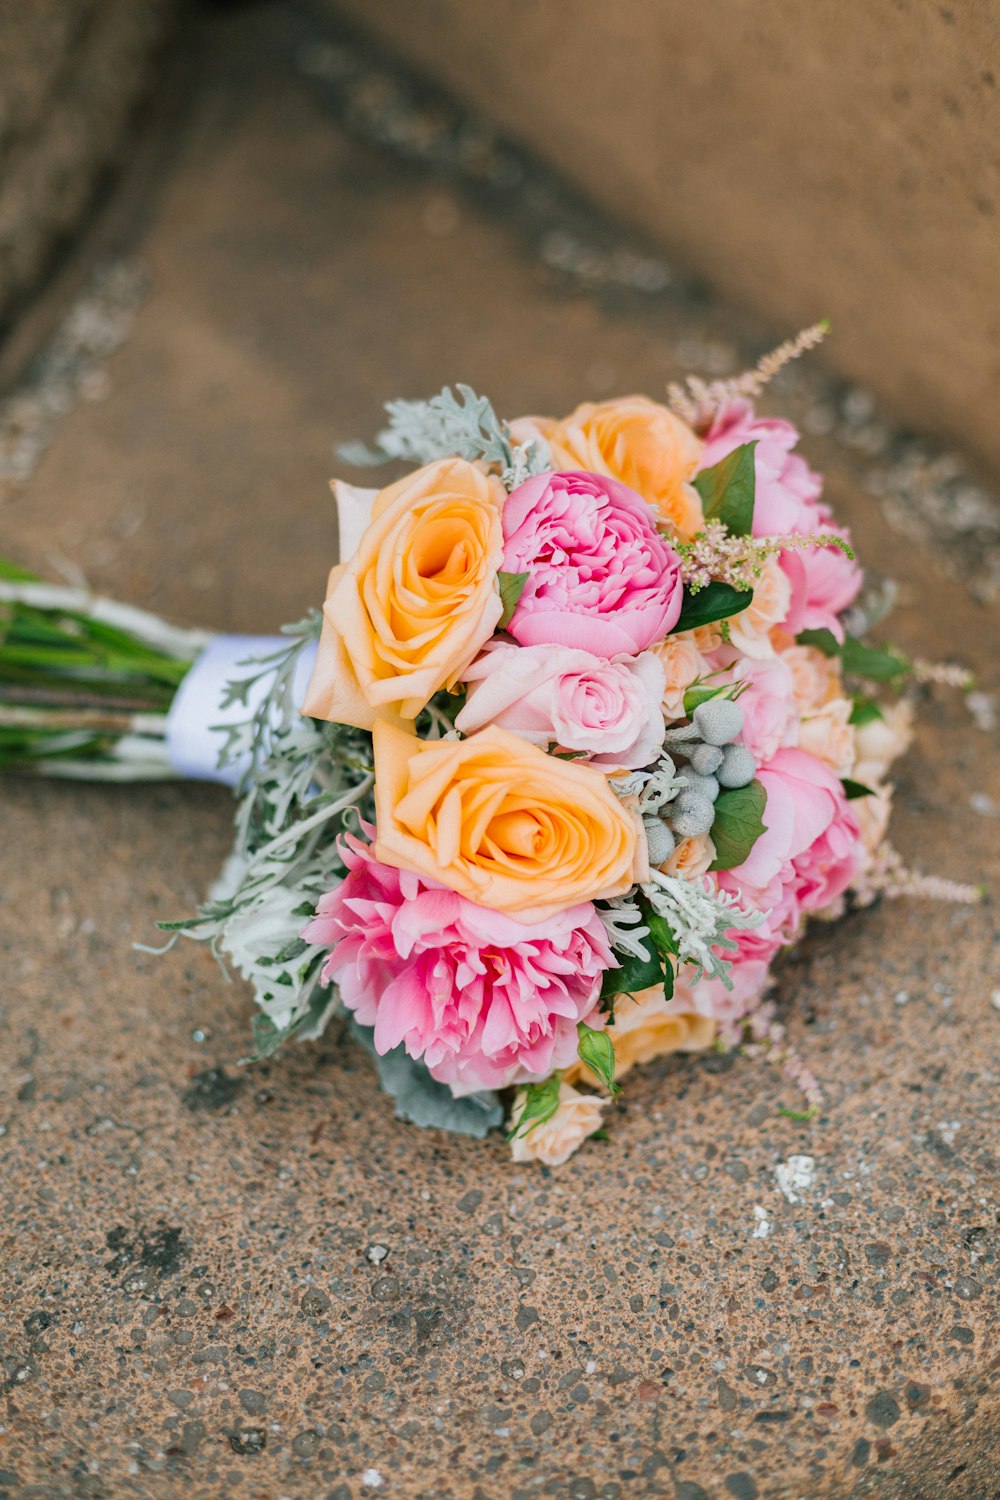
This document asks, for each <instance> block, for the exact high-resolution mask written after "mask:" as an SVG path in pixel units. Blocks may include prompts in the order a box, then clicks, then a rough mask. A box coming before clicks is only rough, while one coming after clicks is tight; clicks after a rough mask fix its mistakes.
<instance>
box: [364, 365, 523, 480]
mask: <svg viewBox="0 0 1000 1500" xmlns="http://www.w3.org/2000/svg"><path fill="white" fill-rule="evenodd" d="M455 391H456V392H457V393H458V394H457V395H456V394H454V393H453V392H452V389H451V387H450V386H447V385H446V386H445V387H444V389H443V390H442V391H441V393H440V395H438V396H432V397H431V398H430V400H429V401H387V402H386V404H385V409H386V412H387V413H388V417H389V423H388V426H387V427H385V428H383V430H382V431H381V432H380V433H379V434H378V436H377V437H376V439H375V446H374V447H373V448H368V447H366V446H365V445H364V443H347V444H345V445H344V446H343V447H342V448H340V449H338V453H339V456H340V457H341V458H342V459H344V461H345V462H346V463H349V464H356V465H358V466H359V467H367V466H369V465H374V464H382V463H387V462H388V461H389V460H390V459H394V458H402V459H406V460H408V461H409V462H411V463H417V464H429V463H433V461H434V460H435V459H437V458H465V459H468V461H469V462H470V463H477V462H482V463H487V464H495V465H496V466H497V467H498V468H499V470H500V476H501V478H502V480H503V482H504V485H505V486H506V488H507V489H508V490H512V489H516V487H517V486H518V485H519V484H521V483H523V481H524V480H525V479H528V478H530V477H531V475H532V474H543V473H545V472H546V470H548V469H549V468H550V467H551V458H550V456H549V451H548V445H547V444H546V443H545V441H544V439H542V438H532V439H531V441H530V442H527V443H523V444H518V443H515V442H514V440H513V438H512V437H511V432H510V427H509V426H508V424H507V423H506V422H505V421H504V420H503V419H502V418H500V417H498V416H497V414H496V412H495V411H494V409H493V403H492V402H491V401H490V400H489V398H488V397H486V396H479V395H477V394H476V392H475V391H474V390H472V388H471V387H470V386H467V385H458V384H456V386H455Z"/></svg>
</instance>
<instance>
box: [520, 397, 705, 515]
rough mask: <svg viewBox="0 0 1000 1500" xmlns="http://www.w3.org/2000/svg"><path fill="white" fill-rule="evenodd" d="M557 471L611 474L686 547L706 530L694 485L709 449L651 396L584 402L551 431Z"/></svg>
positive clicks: (550, 444)
mask: <svg viewBox="0 0 1000 1500" xmlns="http://www.w3.org/2000/svg"><path fill="white" fill-rule="evenodd" d="M545 437H546V439H547V441H548V444H549V448H550V450H551V452H552V463H553V467H554V468H556V469H586V470H588V471H589V472H590V473H591V474H606V475H609V476H610V477H611V478H612V479H620V480H621V481H622V482H623V483H624V484H627V485H628V486H629V488H630V489H633V490H637V491H638V493H639V494H640V495H641V496H642V497H643V499H644V500H648V501H649V503H650V505H654V506H656V507H657V509H658V510H659V512H660V514H661V516H662V517H663V519H664V520H665V521H667V522H669V524H670V525H671V526H672V527H673V528H674V530H675V531H676V532H677V533H678V535H679V536H680V537H682V538H683V539H684V540H685V541H687V540H690V538H691V537H693V536H694V534H695V532H696V531H700V530H701V528H702V526H703V525H704V524H705V517H704V514H703V512H702V508H701V499H700V497H699V495H698V491H697V490H696V489H695V488H694V487H693V486H692V485H691V484H690V483H689V481H690V479H691V478H692V476H693V475H694V473H695V471H696V469H697V468H698V464H699V462H700V459H701V454H702V449H703V448H704V446H705V445H704V444H703V443H702V441H701V439H700V438H698V437H696V436H695V434H694V433H693V432H692V431H691V429H690V427H688V425H687V423H686V422H682V421H681V419H680V417H676V416H675V415H674V413H673V412H672V411H671V410H670V409H669V408H668V407H666V406H661V405H660V404H659V402H657V401H650V400H649V398H648V397H647V396H622V397H621V398H620V399H618V400H617V401H600V402H598V403H596V404H595V403H593V402H590V401H586V402H584V404H583V405H582V406H578V407H577V408H576V411H574V412H573V413H572V414H571V415H570V416H568V417H566V418H564V420H563V421H561V422H556V423H555V424H554V426H552V427H550V428H547V429H546V431H545Z"/></svg>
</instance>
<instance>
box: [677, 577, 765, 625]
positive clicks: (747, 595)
mask: <svg viewBox="0 0 1000 1500" xmlns="http://www.w3.org/2000/svg"><path fill="white" fill-rule="evenodd" d="M752 600H753V589H734V588H733V587H732V585H731V584H728V583H707V584H706V585H705V587H704V588H703V589H699V590H698V591H697V593H691V592H689V590H688V589H685V590H684V602H683V604H682V605H681V612H680V616H679V617H678V620H677V624H676V625H675V626H674V628H673V630H671V632H670V634H671V635H679V634H680V633H681V631H682V630H696V629H697V628H698V626H699V625H711V624H712V623H713V621H715V620H728V619H729V617H730V615H738V614H740V613H741V612H742V611H743V610H745V609H746V608H747V607H748V605H749V604H750V603H751V602H752Z"/></svg>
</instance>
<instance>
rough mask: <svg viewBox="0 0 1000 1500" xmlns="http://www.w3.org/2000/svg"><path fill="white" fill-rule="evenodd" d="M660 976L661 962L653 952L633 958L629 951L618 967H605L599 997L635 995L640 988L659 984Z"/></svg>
mask: <svg viewBox="0 0 1000 1500" xmlns="http://www.w3.org/2000/svg"><path fill="white" fill-rule="evenodd" d="M662 978H663V962H662V960H661V959H660V958H659V957H658V956H657V955H656V954H655V953H654V954H652V955H651V956H650V957H649V958H634V957H633V956H632V954H631V953H629V954H626V955H625V957H624V958H623V960H622V963H621V965H620V967H619V968H617V969H605V971H604V979H603V981H602V982H601V998H602V999H605V1000H606V999H607V998H608V997H609V996H611V995H637V994H638V993H639V991H640V990H648V989H649V987H650V985H652V984H659V983H660V980H661V979H662Z"/></svg>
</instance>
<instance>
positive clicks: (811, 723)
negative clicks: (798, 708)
mask: <svg viewBox="0 0 1000 1500" xmlns="http://www.w3.org/2000/svg"><path fill="white" fill-rule="evenodd" d="M852 707H853V705H852V703H851V701H850V699H848V698H833V699H832V700H831V701H830V702H829V703H827V704H825V705H824V706H823V707H822V708H821V709H820V710H819V711H818V712H817V713H811V714H808V715H807V716H806V717H805V718H804V719H803V720H802V722H801V723H800V725H799V740H798V748H799V749H800V750H805V751H807V752H808V754H809V755H815V757H816V759H817V760H821V761H824V762H825V763H826V765H828V766H829V767H830V769H831V770H832V771H836V773H837V775H838V776H850V775H851V772H852V771H853V769H854V759H855V744H854V726H853V724H852V723H851V710H852Z"/></svg>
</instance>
